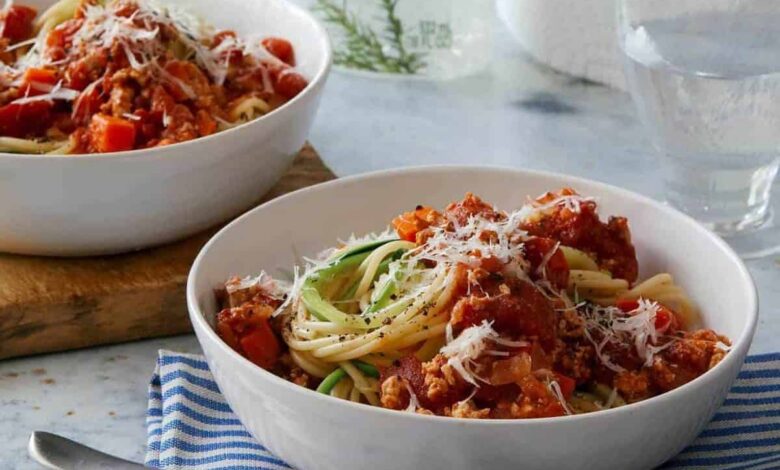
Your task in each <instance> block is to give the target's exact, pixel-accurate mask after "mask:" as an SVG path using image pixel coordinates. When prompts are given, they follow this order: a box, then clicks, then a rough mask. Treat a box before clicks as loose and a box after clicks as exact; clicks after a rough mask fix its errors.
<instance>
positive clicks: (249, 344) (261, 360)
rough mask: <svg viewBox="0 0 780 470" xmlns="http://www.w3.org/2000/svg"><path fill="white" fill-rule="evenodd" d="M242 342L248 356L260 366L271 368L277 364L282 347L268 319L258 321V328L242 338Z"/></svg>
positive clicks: (242, 347)
mask: <svg viewBox="0 0 780 470" xmlns="http://www.w3.org/2000/svg"><path fill="white" fill-rule="evenodd" d="M240 343H241V349H242V350H243V351H244V354H246V357H247V358H248V359H249V360H250V361H252V362H254V363H255V364H257V365H258V366H260V367H262V368H263V369H271V368H273V367H274V365H276V361H277V360H278V359H279V354H280V352H281V347H280V345H279V340H278V339H277V338H276V335H275V334H274V332H273V330H272V329H271V325H270V324H269V323H268V319H263V320H262V321H258V322H257V326H256V328H255V329H254V330H252V332H250V333H249V334H247V335H246V336H244V337H243V338H241V341H240Z"/></svg>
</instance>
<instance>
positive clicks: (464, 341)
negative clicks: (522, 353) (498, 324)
mask: <svg viewBox="0 0 780 470" xmlns="http://www.w3.org/2000/svg"><path fill="white" fill-rule="evenodd" d="M445 334H446V338H447V344H446V345H444V346H443V347H442V348H441V350H440V351H439V352H440V353H441V354H443V355H444V357H446V358H447V364H448V365H449V366H450V367H452V368H453V369H455V371H457V372H458V374H460V376H461V377H463V380H465V381H466V382H468V383H470V384H472V385H474V386H476V387H479V384H478V383H477V380H480V381H483V382H484V380H483V379H482V378H480V377H479V376H478V375H477V374H475V373H474V372H473V371H472V370H471V368H472V366H473V364H474V360H475V359H477V358H478V357H479V356H481V355H482V354H483V353H491V351H487V342H488V341H492V342H494V343H497V344H500V345H503V346H509V347H522V346H527V345H528V343H527V342H525V341H510V340H507V339H504V338H501V336H499V334H498V333H497V332H496V330H494V329H493V322H492V321H487V320H483V321H482V323H481V324H479V325H474V326H471V327H469V328H466V329H465V330H463V331H461V333H460V334H459V335H458V337H457V338H454V337H453V334H452V324H451V323H447V326H446V329H445ZM495 352H496V351H493V353H495Z"/></svg>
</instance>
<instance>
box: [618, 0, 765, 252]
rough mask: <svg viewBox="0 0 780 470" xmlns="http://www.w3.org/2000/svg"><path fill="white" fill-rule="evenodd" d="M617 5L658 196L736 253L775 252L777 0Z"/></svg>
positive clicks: (660, 0)
mask: <svg viewBox="0 0 780 470" xmlns="http://www.w3.org/2000/svg"><path fill="white" fill-rule="evenodd" d="M618 13H619V21H618V25H619V26H618V34H619V40H620V45H621V48H622V50H623V53H624V58H625V69H626V74H627V78H628V83H629V88H630V90H631V94H632V96H633V99H634V102H635V104H636V106H637V109H638V111H639V116H640V118H641V120H642V121H643V123H644V125H645V127H646V128H647V130H648V131H649V132H650V135H651V138H652V141H653V143H654V145H655V146H656V148H657V151H658V153H659V155H660V161H661V166H662V169H663V172H664V178H665V181H664V183H665V191H666V199H667V201H668V202H669V203H670V204H672V205H673V206H675V207H677V208H678V209H681V210H682V211H684V212H686V213H688V214H689V215H691V216H693V217H694V218H696V219H698V220H699V221H701V222H702V223H703V224H705V225H706V226H708V227H710V228H711V229H713V230H714V231H715V232H717V233H718V234H720V235H721V236H722V237H723V238H724V239H726V241H728V242H729V243H730V244H731V245H732V246H733V247H734V248H735V249H736V251H737V252H738V253H740V254H741V255H742V256H743V257H746V258H750V257H760V256H766V255H769V254H771V253H774V252H777V251H780V226H778V224H777V223H776V222H774V221H773V220H772V207H771V206H772V199H771V198H772V186H773V182H774V180H775V176H776V175H777V171H778V166H779V165H780V1H774V0H618Z"/></svg>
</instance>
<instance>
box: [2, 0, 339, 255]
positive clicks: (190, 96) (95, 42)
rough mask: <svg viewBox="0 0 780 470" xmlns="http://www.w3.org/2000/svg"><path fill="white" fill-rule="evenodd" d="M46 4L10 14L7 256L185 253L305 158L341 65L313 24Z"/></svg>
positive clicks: (133, 5) (224, 11)
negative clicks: (187, 241) (334, 66)
mask: <svg viewBox="0 0 780 470" xmlns="http://www.w3.org/2000/svg"><path fill="white" fill-rule="evenodd" d="M52 4H53V2H50V1H46V0H29V1H25V2H14V4H13V5H12V6H10V7H9V8H7V9H6V10H4V12H3V13H1V14H0V20H2V21H4V22H5V29H4V33H3V34H4V36H3V38H2V41H4V42H3V43H4V44H6V45H7V49H6V52H5V56H4V57H2V58H0V60H3V61H4V62H5V65H6V66H5V67H4V68H3V71H2V72H0V75H2V77H0V78H2V80H0V83H2V85H0V87H2V91H3V93H2V94H3V97H2V98H0V152H2V153H0V175H2V185H0V188H2V198H1V201H0V251H6V252H13V253H21V254H36V255H57V256H81V255H95V254H108V253H118V252H126V251H131V250H136V249H140V248H144V247H148V246H152V245H158V244H161V243H166V242H170V241H173V240H176V239H180V238H183V237H185V236H188V235H191V234H193V233H196V232H198V231H201V230H204V229H206V228H208V227H210V226H213V225H215V224H217V223H219V222H222V221H224V220H226V219H229V218H230V217H232V216H235V215H236V214H238V213H240V212H242V211H244V210H246V209H247V208H248V207H251V205H252V204H254V203H256V201H258V200H259V199H260V197H261V196H262V195H263V194H264V193H265V192H266V191H267V190H268V189H270V188H271V186H272V185H273V184H274V183H275V182H276V181H277V180H278V179H279V178H280V177H281V175H282V174H283V173H284V171H286V169H287V168H288V167H289V165H290V164H291V162H292V160H293V158H294V156H295V155H296V153H297V152H298V151H299V149H300V148H301V147H302V146H303V144H304V142H305V139H306V137H307V134H308V132H309V129H310V127H311V125H312V122H313V119H314V117H315V114H316V110H317V107H318V105H319V100H320V96H321V94H322V89H323V86H324V84H325V81H326V78H327V75H328V72H329V69H330V64H331V49H330V43H329V39H328V36H327V33H326V32H325V30H324V29H323V28H322V26H321V25H320V24H319V23H318V22H317V21H316V20H315V19H314V18H313V17H312V16H311V14H310V13H308V12H307V11H305V10H304V9H302V8H300V7H297V6H295V5H294V4H291V3H290V2H287V1H285V0H256V1H253V2H249V3H247V2H245V1H242V0H224V1H222V2H220V3H219V7H218V8H215V4H214V2H211V1H208V0H197V1H191V0H160V1H152V0H123V1H119V0H107V1H105V2H78V1H75V0H63V1H60V2H57V3H56V4H54V5H53V6H52ZM28 6H29V7H33V8H34V9H37V11H38V16H37V17H35V14H36V11H35V10H33V9H30V8H28ZM47 7H49V8H48V9H47ZM228 31H229V32H228ZM9 36H10V37H9ZM27 38H29V39H27Z"/></svg>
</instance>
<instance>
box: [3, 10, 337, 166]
mask: <svg viewBox="0 0 780 470" xmlns="http://www.w3.org/2000/svg"><path fill="white" fill-rule="evenodd" d="M268 1H272V2H276V3H278V4H280V5H283V6H284V8H286V9H287V10H288V14H290V15H297V16H301V17H303V18H304V19H305V20H306V21H308V22H309V23H310V24H311V25H312V26H313V28H314V31H315V32H316V33H317V36H319V42H318V43H317V46H318V47H323V49H324V53H325V54H324V57H323V61H322V65H321V66H320V67H319V68H318V70H317V72H316V73H315V74H314V77H313V78H311V79H310V80H309V84H308V85H307V86H306V88H304V89H303V91H302V92H300V93H298V94H297V95H296V96H295V97H293V99H291V100H289V101H287V102H285V103H284V104H283V105H281V106H279V107H278V108H276V109H274V110H273V111H271V112H270V113H267V114H264V115H263V116H260V117H258V118H255V119H252V120H251V121H248V122H245V123H242V124H239V125H238V126H235V127H231V128H229V129H225V130H223V131H219V132H215V133H214V134H211V135H207V136H204V137H198V138H195V139H191V140H186V141H184V142H176V143H174V144H170V145H166V146H163V147H153V148H146V149H134V150H125V151H123V152H101V153H85V154H79V155H71V154H28V153H10V152H0V160H3V159H5V160H27V159H30V158H34V159H35V160H72V161H93V160H104V159H111V160H122V161H124V160H127V159H142V158H144V157H146V158H155V157H158V156H159V155H160V154H163V153H166V152H167V151H168V150H170V149H182V150H184V149H185V148H186V147H191V146H195V145H198V144H199V143H201V142H205V141H207V140H213V139H218V138H221V137H223V136H231V135H233V134H234V133H236V132H240V131H241V130H243V129H246V128H247V127H250V126H252V127H254V126H255V125H260V123H263V122H268V121H272V120H274V119H276V116H277V115H279V114H283V113H284V112H286V111H287V110H288V109H290V108H291V107H293V106H294V105H295V104H296V103H298V102H300V101H301V100H303V99H304V96H306V95H310V94H312V93H314V90H316V89H318V88H320V87H321V86H322V83H323V82H324V81H325V79H326V78H327V76H328V72H329V71H330V69H331V68H332V66H333V45H332V43H331V40H330V36H329V35H328V32H327V30H326V29H325V26H323V24H322V22H320V20H318V19H317V18H316V17H315V16H314V15H313V14H312V13H311V12H310V11H308V10H306V9H305V8H303V7H302V6H300V5H296V4H295V3H293V2H291V1H289V0H268Z"/></svg>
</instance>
